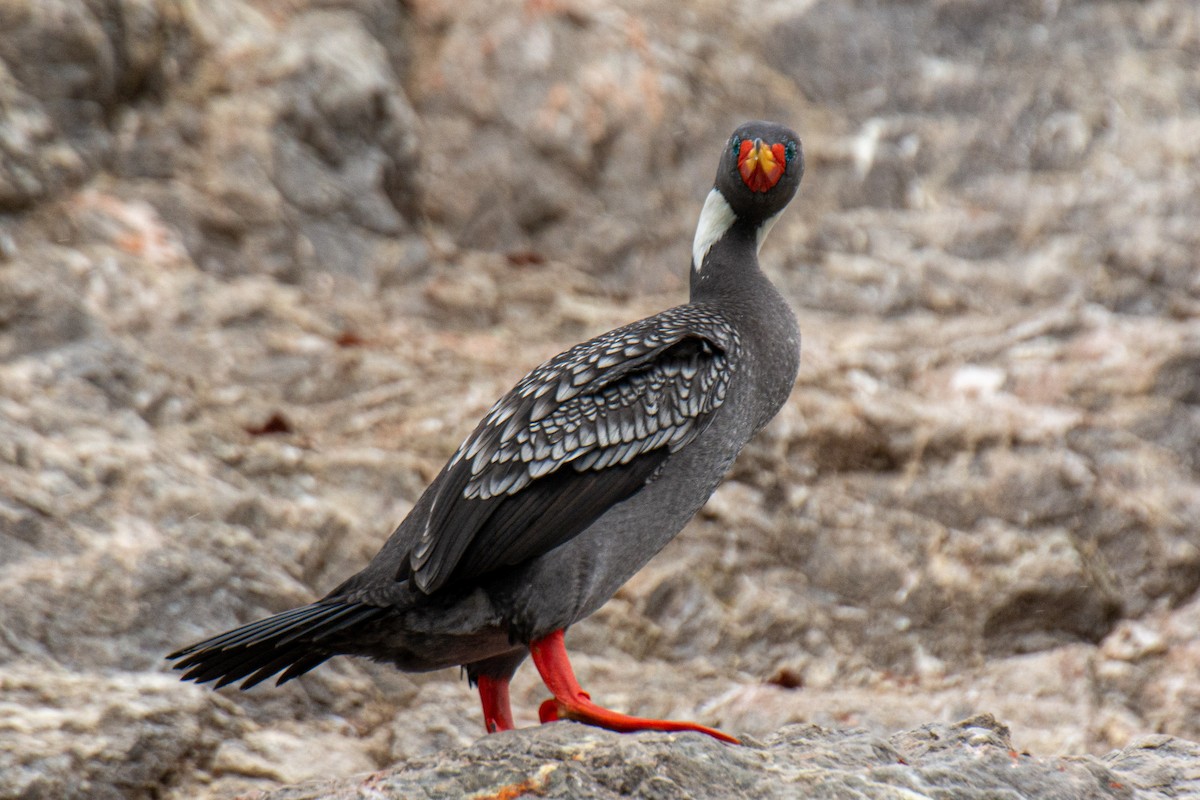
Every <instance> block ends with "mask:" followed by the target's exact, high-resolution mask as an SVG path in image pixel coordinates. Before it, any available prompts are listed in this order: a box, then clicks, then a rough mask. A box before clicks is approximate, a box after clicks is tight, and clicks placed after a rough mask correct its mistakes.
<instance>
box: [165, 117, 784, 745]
mask: <svg viewBox="0 0 1200 800" xmlns="http://www.w3.org/2000/svg"><path fill="white" fill-rule="evenodd" d="M802 174H803V156H802V154H801V152H800V142H799V139H798V138H797V137H796V135H795V134H794V133H793V132H792V131H790V130H788V129H787V128H784V127H783V126H780V125H776V124H772V123H762V122H757V123H747V124H746V125H743V126H741V127H740V128H739V129H738V130H737V131H736V132H735V133H734V135H733V137H732V138H731V139H730V140H729V144H728V145H727V147H726V148H725V151H724V153H723V155H722V158H721V163H720V167H719V169H718V173H717V179H716V181H715V185H714V188H713V190H712V192H710V194H709V197H708V199H707V200H706V202H705V205H704V210H703V212H702V214H701V219H700V223H699V225H698V227H697V232H696V240H695V243H694V245H693V265H692V279H691V301H690V302H689V303H688V304H687V305H683V306H678V307H676V308H672V309H669V310H667V311H663V312H662V313H660V314H656V315H654V316H652V317H648V318H646V319H643V320H640V321H638V322H634V323H632V324H630V325H626V326H625V327H623V328H618V329H616V330H613V331H610V332H608V333H605V334H602V335H601V336H598V337H596V338H595V339H591V340H589V341H587V342H584V343H582V344H579V345H576V346H575V347H572V348H571V349H569V350H567V351H566V352H564V353H562V354H560V355H558V356H556V357H555V358H553V359H551V360H550V361H548V362H546V363H545V364H543V365H542V366H540V367H538V368H537V369H535V370H533V371H532V372H530V373H529V374H528V375H527V376H525V378H523V379H522V380H521V381H520V382H519V383H518V384H517V385H516V386H515V387H514V388H513V389H512V391H510V392H509V393H508V394H506V395H505V396H504V397H502V398H500V400H498V401H497V402H496V404H495V405H494V406H493V407H492V409H491V410H490V411H489V412H488V414H487V415H486V416H485V417H484V419H483V421H482V422H480V424H479V426H478V427H477V428H476V429H475V431H474V432H473V433H472V434H471V435H470V436H469V437H468V438H467V440H466V441H465V442H463V444H462V446H460V447H459V449H458V451H457V452H456V453H455V454H454V455H453V457H452V458H451V459H450V461H449V462H448V463H447V464H446V466H445V467H444V468H443V469H442V471H441V473H440V474H439V475H438V476H437V478H436V479H434V481H433V483H432V484H430V486H429V488H428V489H427V490H426V491H425V492H424V494H423V495H422V496H421V498H420V499H419V500H418V502H417V504H416V506H414V508H413V510H412V511H411V512H410V514H409V515H408V517H407V518H405V520H404V521H403V522H401V523H400V526H399V527H398V528H397V529H396V531H395V533H393V534H392V536H391V538H390V539H389V540H388V541H387V543H386V544H385V545H384V547H383V549H382V550H381V551H380V552H379V554H378V555H377V556H376V557H375V558H374V559H373V560H372V562H371V563H370V564H369V565H368V566H367V567H366V569H364V570H363V571H362V572H360V573H358V574H357V575H355V576H353V577H352V578H350V579H349V580H347V581H346V582H345V583H343V584H342V585H341V586H339V587H338V588H336V589H334V590H333V591H332V592H330V594H329V595H327V596H326V597H325V598H324V599H322V600H320V601H319V602H316V603H313V604H311V605H308V606H303V607H301V608H296V609H292V610H290V611H285V612H283V613H282V614H279V615H276V616H274V617H271V618H269V619H265V620H260V621H258V622H254V623H251V624H249V625H246V626H244V627H242V628H238V629H236V630H234V631H230V632H228V633H225V634H221V635H220V636H216V637H213V638H211V639H208V640H206V641H203V642H200V643H198V644H195V645H192V646H191V647H188V648H185V649H183V650H180V651H178V652H176V653H172V654H171V655H170V656H169V658H171V659H177V660H178V663H177V664H176V665H175V667H176V668H177V669H182V670H186V672H185V673H184V676H183V677H184V679H186V680H195V681H199V682H205V681H214V680H215V681H216V685H217V686H223V685H226V684H228V683H231V682H235V681H238V680H242V681H243V683H242V688H248V687H249V686H252V685H254V684H256V683H259V682H260V681H262V680H264V679H266V678H268V677H270V676H272V675H275V674H278V673H282V674H281V675H280V677H279V682H280V683H282V682H284V681H287V680H290V679H292V678H294V677H296V676H298V675H302V674H304V673H305V672H307V671H308V670H310V669H312V668H313V667H315V666H317V665H319V664H321V663H322V662H324V661H325V660H326V659H328V658H330V657H331V656H333V655H338V654H351V655H361V656H367V657H371V658H375V659H378V660H380V661H386V662H390V663H393V664H395V665H396V666H397V667H399V668H400V669H404V670H430V669H438V668H443V667H449V666H456V665H462V666H464V667H465V668H466V670H467V673H468V676H469V677H470V679H471V680H472V682H475V683H478V685H479V688H480V694H481V696H482V699H483V705H484V714H485V722H486V724H487V727H488V729H489V730H499V729H504V728H508V727H512V717H511V712H510V710H509V707H508V681H509V679H510V678H511V676H512V674H513V672H514V671H515V670H516V668H517V667H518V666H519V664H520V663H521V661H523V660H524V658H525V657H526V656H527V655H529V654H530V653H532V655H533V658H534V662H535V664H536V665H537V667H538V669H539V671H540V672H541V674H542V676H543V679H544V680H545V681H546V684H547V686H548V687H549V688H550V689H551V691H552V692H553V694H554V695H555V699H554V700H553V701H547V704H544V705H543V708H542V719H543V721H545V720H548V719H556V718H558V717H560V716H566V717H571V718H575V719H580V720H583V721H587V722H591V723H593V724H599V725H604V726H606V727H611V728H614V729H617V730H636V729H641V728H662V729H691V730H701V731H704V732H706V733H710V734H712V735H715V736H719V737H721V738H724V739H727V740H731V741H732V739H730V737H727V736H725V735H724V734H720V733H719V732H717V731H713V730H711V729H707V728H703V727H702V726H697V725H693V724H691V723H669V722H664V721H660V720H643V719H639V718H635V717H626V716H625V715H621V714H617V713H615V712H611V711H608V710H607V709H603V708H600V707H599V706H596V705H594V704H592V703H591V702H590V700H588V699H587V696H586V694H585V693H583V691H582V690H581V689H579V686H578V684H577V683H576V682H575V679H574V675H573V674H572V673H571V669H570V665H569V663H568V662H567V660H566V653H565V651H564V650H563V648H562V631H563V630H564V629H566V628H567V627H569V626H570V625H571V624H573V623H574V622H577V621H578V620H580V619H582V618H584V617H586V616H587V615H589V614H591V613H592V612H593V611H595V610H596V609H597V608H599V606H600V605H602V604H603V603H604V602H605V601H606V600H608V598H609V597H611V596H612V594H613V593H614V592H615V591H616V590H617V589H618V588H619V587H620V586H621V584H623V583H624V582H625V581H626V580H628V579H629V578H630V577H631V576H632V575H633V574H634V573H635V572H636V571H637V570H638V569H640V568H641V567H642V565H643V564H645V563H646V561H648V560H649V559H650V558H651V557H653V555H654V554H655V553H657V552H658V551H659V550H660V549H661V548H662V547H663V546H664V545H665V544H666V543H667V542H668V541H670V539H671V538H673V537H674V536H675V534H676V533H678V531H679V530H680V529H681V528H682V527H683V525H684V524H685V523H686V522H687V520H688V519H689V518H690V517H691V516H692V515H693V514H694V513H695V512H696V510H697V509H699V507H700V506H701V505H703V503H704V501H705V500H706V499H707V498H708V496H709V495H710V494H711V493H712V491H713V489H714V488H716V486H717V484H718V483H719V482H720V480H721V478H722V477H723V476H724V474H725V473H726V471H727V470H728V468H729V466H730V465H731V464H732V462H733V459H734V458H735V457H736V455H737V453H738V452H739V451H740V450H741V448H742V446H743V445H744V444H745V443H746V441H748V440H749V438H750V437H751V436H752V435H753V434H754V432H756V431H757V430H758V429H759V428H761V427H762V426H763V425H765V424H766V423H767V422H768V421H769V420H770V419H771V417H773V416H774V415H775V413H776V412H777V411H778V409H779V407H780V406H781V405H782V404H783V402H784V401H785V400H786V398H787V395H788V393H789V392H790V391H791V387H792V384H793V382H794V380H795V375H796V370H797V367H798V364H799V332H798V330H797V328H796V322H795V318H794V317H793V315H792V313H791V311H790V309H788V307H787V304H786V303H785V302H784V300H783V298H782V297H781V296H780V295H779V293H778V292H777V291H776V290H775V288H774V287H773V286H772V285H771V284H770V283H769V282H768V281H767V279H766V277H765V276H764V275H763V274H762V272H761V271H760V270H759V268H758V261H757V250H758V247H759V246H760V245H761V243H762V240H763V238H764V237H765V235H766V232H767V230H768V229H769V228H770V227H771V225H772V224H773V223H774V221H775V219H776V218H777V216H778V214H779V213H780V212H782V210H783V208H784V207H785V206H786V205H787V204H788V202H789V201H790V200H791V198H792V196H793V195H794V194H795V192H796V189H797V187H798V186H799V183H800V178H801V175H802Z"/></svg>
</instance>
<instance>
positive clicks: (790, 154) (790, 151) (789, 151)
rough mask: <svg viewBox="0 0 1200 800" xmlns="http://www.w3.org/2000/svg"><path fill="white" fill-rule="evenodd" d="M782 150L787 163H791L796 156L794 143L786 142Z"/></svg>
mask: <svg viewBox="0 0 1200 800" xmlns="http://www.w3.org/2000/svg"><path fill="white" fill-rule="evenodd" d="M783 152H784V155H785V156H786V157H787V161H788V163H789V164H790V163H792V161H793V160H795V158H796V143H795V142H788V143H787V146H786V147H784V148H783Z"/></svg>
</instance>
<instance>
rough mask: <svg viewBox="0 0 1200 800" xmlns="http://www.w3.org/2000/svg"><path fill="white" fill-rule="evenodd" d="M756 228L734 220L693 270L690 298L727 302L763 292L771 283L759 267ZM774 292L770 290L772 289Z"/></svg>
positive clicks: (694, 300) (696, 300) (697, 300)
mask: <svg viewBox="0 0 1200 800" xmlns="http://www.w3.org/2000/svg"><path fill="white" fill-rule="evenodd" d="M759 238H760V237H759V235H758V228H757V227H752V226H750V225H747V224H745V223H743V222H742V221H741V220H736V221H734V223H733V224H732V225H731V226H730V227H729V229H728V230H726V231H725V233H724V234H723V235H722V236H721V237H720V238H718V239H717V240H716V241H715V242H713V243H712V246H711V247H709V249H708V252H707V253H706V254H705V255H704V262H703V263H702V264H699V265H697V266H695V267H693V269H692V279H691V299H692V302H693V303H695V302H701V301H704V300H707V299H710V298H711V299H716V298H722V299H728V298H731V297H734V296H740V295H744V294H746V293H750V294H753V293H755V292H761V291H762V284H766V285H767V286H770V282H769V281H768V280H767V277H766V276H765V275H764V274H763V272H762V270H761V269H760V268H759V266H758V243H759ZM772 291H773V287H772Z"/></svg>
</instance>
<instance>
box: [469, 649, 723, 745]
mask: <svg viewBox="0 0 1200 800" xmlns="http://www.w3.org/2000/svg"><path fill="white" fill-rule="evenodd" d="M529 652H530V654H531V655H532V656H533V663H534V664H535V665H536V666H537V669H538V672H539V673H541V676H542V681H543V682H545V684H546V688H547V689H549V690H550V693H551V694H552V695H554V699H553V700H547V701H546V702H544V703H542V707H541V709H540V710H539V712H538V716H540V717H541V719H542V722H553V721H554V720H556V719H573V720H575V721H576V722H586V723H587V724H589V725H596V726H598V727H600V728H607V729H608V730H610V731H621V732H623V733H625V732H629V731H698V732H699V733H707V734H708V735H709V736H712V737H713V738H715V739H720V740H721V741H722V742H729V743H731V744H741V742H739V741H738V740H737V739H735V738H733V737H732V736H730V735H729V734H726V733H721V732H720V731H718V730H715V729H713V728H706V727H705V726H703V725H697V724H696V723H694V722H673V721H671V720H664V719H644V718H642V717H630V716H627V715H625V714H619V713H617V712H616V711H610V710H609V709H607V708H601V707H600V706H598V705H596V704H595V703H593V702H592V699H591V696H590V695H589V694H588V693H587V692H585V691H584V690H583V689H582V688H580V686H579V681H577V680H575V671H574V670H573V669H571V662H570V660H568V658H567V648H566V646H565V645H564V644H563V632H562V631H560V630H559V631H555V632H554V633H551V634H550V635H549V636H546V637H544V638H542V639H538V640H536V641H534V642H532V643H531V644H530V645H529ZM482 687H483V684H482V683H480V688H482Z"/></svg>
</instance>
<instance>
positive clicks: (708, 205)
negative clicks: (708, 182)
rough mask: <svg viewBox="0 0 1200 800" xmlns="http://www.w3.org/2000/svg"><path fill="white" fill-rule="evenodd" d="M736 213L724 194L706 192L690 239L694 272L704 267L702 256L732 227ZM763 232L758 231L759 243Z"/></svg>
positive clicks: (714, 191) (713, 191)
mask: <svg viewBox="0 0 1200 800" xmlns="http://www.w3.org/2000/svg"><path fill="white" fill-rule="evenodd" d="M736 220H737V215H736V214H734V213H733V209H732V208H730V207H729V203H728V202H726V200H725V196H724V195H723V194H721V193H720V192H719V191H717V190H716V189H713V190H712V191H711V192H709V193H708V197H706V198H705V200H704V208H702V209H700V221H699V222H698V223H696V238H695V239H693V240H692V269H694V270H695V271H696V272H700V270H702V269H704V257H705V256H706V255H708V251H709V249H710V248H712V246H713V244H715V243H716V241H717V240H718V239H720V238H721V237H722V236H724V235H725V232H726V231H727V230H729V229H730V228H731V227H733V223H734V221H736ZM764 235H765V234H763V233H762V231H761V229H760V231H759V236H758V240H759V244H760V245H761V244H762V237H763V236H764Z"/></svg>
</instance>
